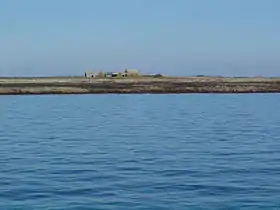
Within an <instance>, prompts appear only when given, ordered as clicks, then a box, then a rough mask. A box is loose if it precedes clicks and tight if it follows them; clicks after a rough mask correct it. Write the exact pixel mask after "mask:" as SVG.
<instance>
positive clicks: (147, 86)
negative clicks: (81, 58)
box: [0, 77, 280, 94]
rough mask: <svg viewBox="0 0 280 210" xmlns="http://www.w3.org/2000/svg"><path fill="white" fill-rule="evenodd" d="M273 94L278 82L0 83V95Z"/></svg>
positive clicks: (179, 79) (199, 79)
mask: <svg viewBox="0 0 280 210" xmlns="http://www.w3.org/2000/svg"><path fill="white" fill-rule="evenodd" d="M276 92H280V78H222V77H169V78H158V79H155V78H139V79H91V80H87V79H82V78H75V79H52V78H41V79H36V78H33V79H20V78H19V79H9V78H5V79H0V94H86V93H276Z"/></svg>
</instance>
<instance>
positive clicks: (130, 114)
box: [0, 94, 280, 210]
mask: <svg viewBox="0 0 280 210" xmlns="http://www.w3.org/2000/svg"><path fill="white" fill-rule="evenodd" d="M279 107H280V95H279V94H266V95H265V94H255V95H68V96H1V97H0V166H1V167H0V209H11V210H14V209H20V210H22V209H24V210H25V209H26V210H30V209H59V210H62V209H81V210H83V209H96V210H98V209H104V210H105V209H129V210H134V209H141V210H142V209H143V210H144V209H145V210H146V209H151V210H153V209H166V210H171V209H176V210H178V209H213V210H214V209H215V210H216V209H279V208H280V164H279V163H280V114H279Z"/></svg>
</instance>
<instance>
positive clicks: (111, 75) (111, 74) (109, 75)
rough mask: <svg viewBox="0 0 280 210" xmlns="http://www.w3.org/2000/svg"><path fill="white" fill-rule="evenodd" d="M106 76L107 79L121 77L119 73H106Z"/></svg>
mask: <svg viewBox="0 0 280 210" xmlns="http://www.w3.org/2000/svg"><path fill="white" fill-rule="evenodd" d="M104 76H105V77H117V76H119V73H117V72H106V73H105V74H104Z"/></svg>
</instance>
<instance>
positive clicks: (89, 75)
mask: <svg viewBox="0 0 280 210" xmlns="http://www.w3.org/2000/svg"><path fill="white" fill-rule="evenodd" d="M95 76H96V75H95V74H94V72H92V71H87V72H85V77H86V78H91V77H95Z"/></svg>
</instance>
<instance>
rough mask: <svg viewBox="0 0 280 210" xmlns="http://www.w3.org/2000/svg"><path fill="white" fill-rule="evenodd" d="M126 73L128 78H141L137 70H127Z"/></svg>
mask: <svg viewBox="0 0 280 210" xmlns="http://www.w3.org/2000/svg"><path fill="white" fill-rule="evenodd" d="M124 73H125V74H126V76H127V77H137V76H140V73H139V71H138V70H137V69H125V71H124Z"/></svg>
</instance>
